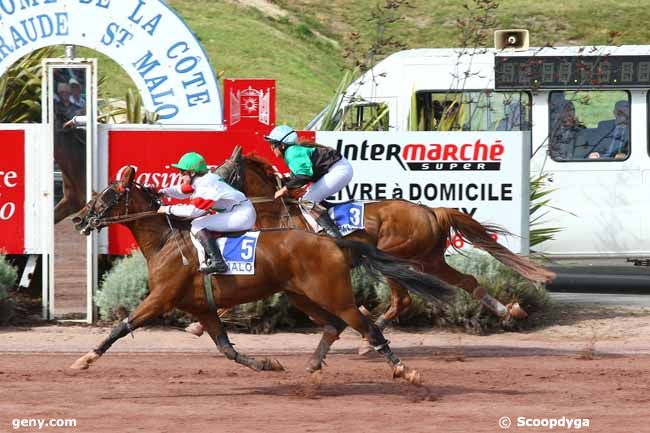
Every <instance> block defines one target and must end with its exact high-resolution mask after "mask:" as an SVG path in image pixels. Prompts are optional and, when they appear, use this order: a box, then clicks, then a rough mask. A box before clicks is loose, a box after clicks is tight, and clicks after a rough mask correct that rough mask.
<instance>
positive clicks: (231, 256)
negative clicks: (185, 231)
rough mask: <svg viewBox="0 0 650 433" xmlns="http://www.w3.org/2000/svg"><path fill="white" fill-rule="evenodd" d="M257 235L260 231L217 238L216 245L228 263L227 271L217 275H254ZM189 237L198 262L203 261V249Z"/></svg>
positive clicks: (196, 241)
mask: <svg viewBox="0 0 650 433" xmlns="http://www.w3.org/2000/svg"><path fill="white" fill-rule="evenodd" d="M259 236H260V232H245V233H243V234H236V235H235V236H232V235H231V234H227V235H226V236H224V237H220V238H218V239H217V245H219V250H220V251H221V254H222V255H223V258H224V260H225V261H226V264H227V265H228V271H227V272H224V273H223V274H218V275H255V251H256V250H257V239H258V238H259ZM190 237H191V239H192V243H193V244H194V246H195V247H196V251H197V253H198V255H199V262H201V263H203V260H204V259H205V251H204V250H203V247H202V246H201V243H200V242H199V241H198V240H196V239H195V238H194V236H190Z"/></svg>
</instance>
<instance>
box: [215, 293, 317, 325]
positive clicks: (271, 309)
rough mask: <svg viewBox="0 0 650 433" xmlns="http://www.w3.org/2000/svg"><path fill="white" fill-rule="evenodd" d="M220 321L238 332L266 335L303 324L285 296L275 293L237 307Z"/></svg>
mask: <svg viewBox="0 0 650 433" xmlns="http://www.w3.org/2000/svg"><path fill="white" fill-rule="evenodd" d="M222 320H223V322H225V323H226V324H228V325H229V327H234V328H236V329H238V330H240V331H245V332H252V333H253V334H268V333H270V332H274V331H277V330H278V329H279V328H287V327H292V326H295V324H296V323H297V322H299V321H301V322H304V321H305V316H304V314H302V313H301V312H300V311H299V310H297V309H296V308H295V307H293V306H292V305H291V303H290V302H289V298H288V297H287V295H285V294H284V293H276V294H274V295H272V296H269V297H268V298H266V299H262V300H259V301H255V302H249V303H247V304H242V305H238V306H236V307H234V308H233V309H232V310H230V311H229V312H228V313H227V314H226V315H225V316H224V317H223V318H222Z"/></svg>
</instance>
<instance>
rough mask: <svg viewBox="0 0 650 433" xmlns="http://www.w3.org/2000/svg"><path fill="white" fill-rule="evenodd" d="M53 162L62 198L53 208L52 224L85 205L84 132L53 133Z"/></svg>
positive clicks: (62, 131)
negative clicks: (56, 166) (60, 178)
mask: <svg viewBox="0 0 650 433" xmlns="http://www.w3.org/2000/svg"><path fill="white" fill-rule="evenodd" d="M54 162H55V163H56V164H57V165H58V166H59V169H60V170H61V176H62V178H63V198H62V199H61V200H60V201H59V202H58V203H57V204H56V207H55V208H54V224H58V223H59V222H60V221H62V220H63V219H65V218H66V217H68V216H70V215H73V214H75V213H77V212H79V210H80V209H81V208H83V207H84V204H85V203H86V132H85V131H84V130H83V129H72V128H71V129H67V128H66V129H58V130H56V131H55V132H54Z"/></svg>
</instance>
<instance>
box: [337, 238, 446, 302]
mask: <svg viewBox="0 0 650 433" xmlns="http://www.w3.org/2000/svg"><path fill="white" fill-rule="evenodd" d="M336 245H338V246H339V248H342V249H344V250H347V251H348V252H349V253H350V258H351V265H352V266H353V267H354V266H358V265H362V266H365V267H366V269H367V270H368V271H369V272H370V273H371V274H373V275H374V276H375V277H378V276H381V275H383V276H385V277H388V278H392V279H393V280H395V281H396V282H397V283H398V284H400V285H401V286H402V287H404V288H405V289H407V290H409V291H413V292H415V293H417V294H418V295H420V296H422V297H423V298H425V299H427V300H430V301H439V300H444V298H446V297H449V296H451V295H452V294H453V293H454V290H453V287H451V286H449V285H448V284H447V283H445V282H443V281H442V280H439V279H438V278H436V277H434V276H432V275H429V274H424V273H422V272H418V271H416V270H415V269H413V268H412V267H411V263H410V262H408V261H406V260H404V259H401V258H397V257H394V256H392V255H390V254H388V253H385V252H383V251H380V250H378V249H377V248H375V247H374V246H372V245H369V244H365V243H363V242H358V241H351V240H345V239H336Z"/></svg>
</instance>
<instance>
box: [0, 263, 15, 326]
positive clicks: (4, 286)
mask: <svg viewBox="0 0 650 433" xmlns="http://www.w3.org/2000/svg"><path fill="white" fill-rule="evenodd" d="M17 280H18V272H17V270H16V268H15V267H14V266H12V265H11V263H9V262H8V261H7V258H6V257H5V256H4V255H0V325H3V324H6V323H9V322H10V321H11V319H12V317H13V315H14V306H15V305H14V302H13V301H12V300H11V299H10V298H9V293H8V292H9V290H10V289H13V288H14V286H15V284H16V281H17Z"/></svg>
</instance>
